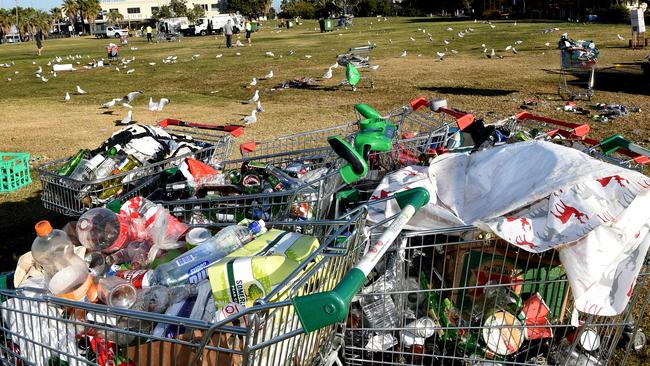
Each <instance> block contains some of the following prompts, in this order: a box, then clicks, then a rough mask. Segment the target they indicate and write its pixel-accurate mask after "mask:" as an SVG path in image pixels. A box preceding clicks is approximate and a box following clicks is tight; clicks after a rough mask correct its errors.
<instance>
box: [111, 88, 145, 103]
mask: <svg viewBox="0 0 650 366" xmlns="http://www.w3.org/2000/svg"><path fill="white" fill-rule="evenodd" d="M142 93H143V91H142V90H136V91H132V92H130V93H129V94H127V95H125V96H124V97H122V99H117V101H118V102H119V101H120V100H121V101H123V102H125V103H131V102H132V101H133V99H135V98H137V97H138V96H140V95H142Z"/></svg>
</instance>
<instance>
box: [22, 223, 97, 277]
mask: <svg viewBox="0 0 650 366" xmlns="http://www.w3.org/2000/svg"><path fill="white" fill-rule="evenodd" d="M35 229H36V234H37V235H38V236H37V237H36V239H35V240H34V243H33V244H32V256H33V257H34V261H35V262H36V263H38V264H39V265H40V266H41V267H42V268H43V270H44V271H45V276H46V278H48V279H49V278H51V277H52V276H54V275H55V274H56V273H57V272H59V271H60V270H62V269H65V268H68V267H70V266H79V267H86V263H85V262H84V260H83V259H81V257H79V256H77V255H76V254H75V253H74V245H73V244H72V242H71V241H70V238H68V235H67V234H66V233H65V231H63V230H57V229H52V225H50V222H49V221H47V220H43V221H39V222H38V223H37V224H36V226H35Z"/></svg>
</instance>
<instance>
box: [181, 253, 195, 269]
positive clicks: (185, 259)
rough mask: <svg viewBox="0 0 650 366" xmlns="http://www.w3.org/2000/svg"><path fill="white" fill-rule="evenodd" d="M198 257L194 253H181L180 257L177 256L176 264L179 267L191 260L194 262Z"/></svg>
mask: <svg viewBox="0 0 650 366" xmlns="http://www.w3.org/2000/svg"><path fill="white" fill-rule="evenodd" d="M194 259H196V257H195V256H194V254H192V253H186V254H184V255H181V256H180V257H178V258H176V266H177V267H182V266H184V265H186V264H188V263H190V262H193V261H194Z"/></svg>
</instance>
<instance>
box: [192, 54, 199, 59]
mask: <svg viewBox="0 0 650 366" xmlns="http://www.w3.org/2000/svg"><path fill="white" fill-rule="evenodd" d="M199 57H201V55H200V54H198V53H197V54H196V55H192V60H196V59H197V58H199Z"/></svg>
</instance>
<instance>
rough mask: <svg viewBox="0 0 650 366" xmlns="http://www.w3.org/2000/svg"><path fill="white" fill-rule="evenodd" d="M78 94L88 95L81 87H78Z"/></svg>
mask: <svg viewBox="0 0 650 366" xmlns="http://www.w3.org/2000/svg"><path fill="white" fill-rule="evenodd" d="M77 94H86V91H85V90H83V89H81V87H80V86H79V85H77Z"/></svg>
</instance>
